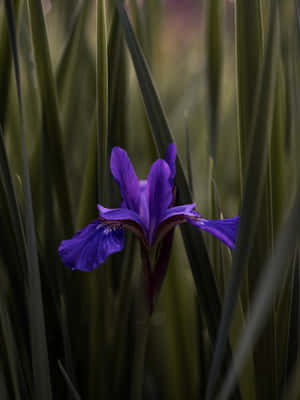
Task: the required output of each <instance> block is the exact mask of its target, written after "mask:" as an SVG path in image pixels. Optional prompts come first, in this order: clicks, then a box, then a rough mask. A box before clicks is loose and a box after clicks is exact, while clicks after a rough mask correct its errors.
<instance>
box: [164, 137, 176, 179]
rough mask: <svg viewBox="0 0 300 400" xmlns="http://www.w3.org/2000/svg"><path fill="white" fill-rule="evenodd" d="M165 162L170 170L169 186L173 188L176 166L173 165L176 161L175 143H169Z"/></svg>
mask: <svg viewBox="0 0 300 400" xmlns="http://www.w3.org/2000/svg"><path fill="white" fill-rule="evenodd" d="M165 160H166V162H167V163H168V165H169V167H170V170H171V175H170V179H171V184H172V186H173V185H174V178H175V174H176V165H175V161H176V145H175V143H170V144H169V146H168V150H167V154H166V158H165Z"/></svg>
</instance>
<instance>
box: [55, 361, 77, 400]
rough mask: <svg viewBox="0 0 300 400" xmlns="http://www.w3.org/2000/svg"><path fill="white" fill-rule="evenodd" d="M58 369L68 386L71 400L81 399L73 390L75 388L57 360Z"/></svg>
mask: <svg viewBox="0 0 300 400" xmlns="http://www.w3.org/2000/svg"><path fill="white" fill-rule="evenodd" d="M58 367H59V369H60V371H61V373H62V375H63V377H64V379H65V381H66V383H67V385H68V388H69V390H70V393H71V394H72V397H73V399H75V400H81V397H80V395H79V393H78V391H77V390H76V389H75V386H74V385H73V383H72V381H71V379H70V377H69V375H68V373H67V371H66V370H65V368H64V366H63V365H62V363H61V361H60V360H58Z"/></svg>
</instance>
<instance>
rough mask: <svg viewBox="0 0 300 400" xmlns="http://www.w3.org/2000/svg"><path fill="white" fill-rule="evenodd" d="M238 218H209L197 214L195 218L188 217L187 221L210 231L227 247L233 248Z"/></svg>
mask: <svg viewBox="0 0 300 400" xmlns="http://www.w3.org/2000/svg"><path fill="white" fill-rule="evenodd" d="M239 220H240V217H234V218H227V219H220V220H209V219H205V218H201V217H200V216H199V218H196V219H189V220H188V222H190V223H191V224H192V225H194V226H196V227H197V228H199V229H201V230H203V231H206V232H209V233H211V234H212V235H214V236H215V237H216V238H218V239H219V240H221V241H222V242H223V243H225V244H226V245H227V246H228V247H230V248H231V249H234V247H235V240H236V235H237V231H238V225H239Z"/></svg>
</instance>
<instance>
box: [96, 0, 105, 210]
mask: <svg viewBox="0 0 300 400" xmlns="http://www.w3.org/2000/svg"><path fill="white" fill-rule="evenodd" d="M107 48H108V45H107V21H106V4H105V0H98V1H97V94H96V96H97V113H96V115H97V132H98V174H99V177H98V191H99V192H98V193H99V201H100V203H101V204H103V203H104V204H105V201H106V196H107V187H108V185H107V182H108V179H107V176H108V169H107V165H108V146H107V142H108V61H107Z"/></svg>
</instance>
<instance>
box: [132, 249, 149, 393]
mask: <svg viewBox="0 0 300 400" xmlns="http://www.w3.org/2000/svg"><path fill="white" fill-rule="evenodd" d="M141 255H142V266H143V268H142V270H141V274H140V285H139V287H138V290H137V297H136V320H137V325H136V335H135V336H136V337H135V343H136V345H135V353H134V359H133V368H132V382H131V383H132V384H131V397H130V398H131V400H141V399H142V394H143V383H144V370H145V356H146V347H147V340H148V333H149V326H150V318H151V313H152V310H151V299H149V294H150V293H149V288H150V287H151V275H150V276H149V273H151V265H150V259H149V254H148V253H147V251H145V249H143V248H141ZM149 269H150V270H149ZM149 285H150V286H149ZM149 300H150V307H149Z"/></svg>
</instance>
